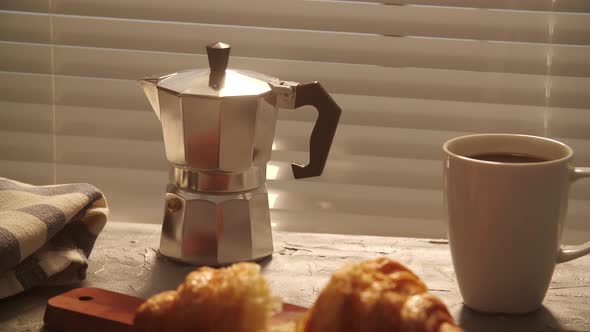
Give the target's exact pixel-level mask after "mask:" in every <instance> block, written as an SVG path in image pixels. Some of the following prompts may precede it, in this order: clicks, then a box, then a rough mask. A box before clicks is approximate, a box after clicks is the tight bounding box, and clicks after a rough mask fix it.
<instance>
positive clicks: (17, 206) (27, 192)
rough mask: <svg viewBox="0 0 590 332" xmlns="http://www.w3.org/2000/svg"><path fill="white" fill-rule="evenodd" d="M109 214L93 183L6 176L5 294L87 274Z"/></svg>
mask: <svg viewBox="0 0 590 332" xmlns="http://www.w3.org/2000/svg"><path fill="white" fill-rule="evenodd" d="M107 215H108V207H107V202H106V200H105V198H104V196H103V195H102V193H101V192H100V191H99V190H98V189H97V188H96V187H94V186H92V185H89V184H64V185H53V186H32V185H28V184H25V183H21V182H17V181H13V180H9V179H6V178H1V177H0V299H1V298H5V297H8V296H11V295H14V294H17V293H20V292H22V291H24V290H26V289H29V288H32V287H35V286H43V285H56V284H67V283H74V282H79V281H81V280H83V279H84V278H85V277H86V268H87V266H88V264H87V259H88V256H89V255H90V252H91V250H92V247H93V246H94V241H95V240H96V237H97V236H98V234H99V233H100V231H101V230H102V229H103V227H104V225H105V223H106V221H107Z"/></svg>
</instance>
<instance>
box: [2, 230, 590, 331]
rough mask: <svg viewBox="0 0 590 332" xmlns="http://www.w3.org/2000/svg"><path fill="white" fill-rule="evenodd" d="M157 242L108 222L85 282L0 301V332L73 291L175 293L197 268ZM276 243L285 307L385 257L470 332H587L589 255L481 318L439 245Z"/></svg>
mask: <svg viewBox="0 0 590 332" xmlns="http://www.w3.org/2000/svg"><path fill="white" fill-rule="evenodd" d="M159 238H160V227H159V226H158V225H148V224H130V223H111V224H109V225H108V226H107V227H106V228H105V230H104V231H103V233H102V234H101V235H100V237H99V238H98V240H97V242H96V245H95V248H94V251H93V253H92V256H91V263H90V267H89V269H88V275H87V280H86V281H84V282H83V283H81V284H79V285H75V286H72V287H59V288H40V289H35V290H32V291H30V292H27V293H25V294H21V295H18V296H15V297H12V298H8V299H4V300H0V331H14V332H25V331H46V330H45V329H44V328H43V322H42V318H43V312H44V310H45V304H46V302H47V299H48V298H50V297H51V296H54V295H57V294H59V293H61V292H64V291H67V290H68V289H70V288H75V287H80V286H86V287H87V286H93V287H101V288H105V289H109V290H112V291H117V292H122V293H126V294H129V295H134V296H141V297H147V296H149V295H151V294H154V293H156V292H159V291H162V290H166V289H173V288H175V287H176V286H177V285H178V284H179V283H180V282H181V281H182V279H183V278H184V276H185V275H186V273H188V272H189V271H191V270H192V269H194V267H191V266H186V265H182V264H179V263H175V262H172V261H170V260H168V259H166V258H164V257H161V256H160V255H158V253H157V248H158V242H159ZM274 242H275V253H274V255H273V256H272V258H269V259H266V260H265V261H263V262H261V265H262V266H263V271H264V275H265V277H266V279H267V280H268V281H269V283H270V284H271V287H272V289H273V291H274V292H275V293H276V294H277V295H279V296H281V297H282V298H283V300H284V301H285V302H290V303H293V304H299V305H303V306H310V305H311V304H312V303H313V301H314V300H315V298H316V297H317V295H318V293H319V291H320V290H321V289H322V287H323V286H324V285H325V283H326V282H327V281H328V278H329V277H330V275H331V274H332V273H333V272H334V271H335V270H337V269H338V268H339V267H341V266H342V265H343V264H345V263H348V262H355V261H360V260H364V259H369V258H375V257H378V256H388V257H391V258H393V259H396V260H398V261H400V262H402V263H404V264H406V265H407V266H408V267H410V268H411V269H412V270H413V271H414V272H416V273H417V274H418V275H419V276H420V277H421V278H422V279H423V280H424V281H425V282H426V284H427V285H428V287H429V289H430V290H431V291H432V292H433V293H435V294H437V295H438V296H440V297H441V298H442V299H443V300H444V301H445V302H446V303H447V305H448V306H449V307H450V309H451V311H452V313H453V315H454V317H455V319H456V320H457V321H458V322H459V323H460V325H461V326H462V327H463V328H464V329H465V330H466V331H468V332H475V331H478V332H487V331H495V332H497V331H590V257H584V258H581V259H578V260H576V261H573V262H569V263H565V264H561V265H559V266H558V267H557V268H556V271H555V274H554V276H553V281H552V283H551V286H550V289H549V292H548V294H547V297H546V298H545V302H544V307H543V308H541V309H540V310H538V311H536V312H534V313H531V314H528V315H520V316H506V315H484V314H479V313H476V312H474V311H471V310H469V309H467V308H466V307H464V306H463V304H462V300H461V295H460V293H459V290H458V288H457V284H456V282H455V276H454V273H453V267H452V264H451V257H450V252H449V247H448V244H446V243H445V242H444V241H436V240H425V239H413V238H396V237H375V236H353V235H330V234H304V233H281V232H277V233H275V234H274ZM482 287H485V285H482ZM498 292H502V290H501V289H498ZM506 296H518V294H506Z"/></svg>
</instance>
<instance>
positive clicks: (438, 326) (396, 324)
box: [135, 258, 462, 332]
mask: <svg viewBox="0 0 590 332" xmlns="http://www.w3.org/2000/svg"><path fill="white" fill-rule="evenodd" d="M276 304H277V302H276V300H275V299H274V298H273V297H272V295H271V292H270V289H269V287H268V285H267V284H266V282H265V281H264V279H263V277H262V276H261V275H260V267H259V266H258V265H256V264H253V263H238V264H234V265H232V266H230V267H227V268H221V269H213V268H209V267H203V268H200V269H198V270H196V271H194V272H191V273H190V274H188V276H187V277H186V279H185V281H184V283H182V284H181V285H180V286H179V287H178V289H177V290H176V291H167V292H162V293H159V294H156V295H154V296H152V297H150V298H149V299H148V300H147V301H146V302H144V303H143V304H142V305H141V306H140V307H139V309H138V311H137V313H136V318H135V326H136V327H137V328H138V331H145V332H166V331H179V332H188V331H199V332H210V331H211V332H212V331H215V332H230V331H231V332H262V331H267V329H268V331H275V332H279V331H281V332H295V331H297V332H361V331H362V332H398V331H399V332H460V331H462V330H461V329H460V328H459V327H457V326H456V325H455V324H454V322H453V318H452V317H451V315H450V314H449V311H448V310H447V308H446V306H445V305H444V304H443V303H442V302H441V301H440V300H439V299H438V298H437V297H435V296H434V295H432V294H430V293H428V292H427V289H426V286H425V285H424V283H422V281H421V280H420V279H419V278H418V277H417V276H416V275H415V274H414V273H412V272H411V271H410V270H408V269H407V268H406V267H405V266H403V265H401V264H400V263H398V262H395V261H392V260H390V259H387V258H378V259H375V260H370V261H365V262H362V263H358V264H353V265H349V266H346V267H344V268H343V269H342V270H340V271H337V272H336V273H334V275H333V276H332V279H331V280H330V282H329V283H328V285H327V286H326V287H325V288H324V289H323V290H322V292H321V293H320V296H319V298H318V299H317V301H316V302H315V304H314V305H313V307H312V308H311V309H310V310H309V311H308V312H307V313H306V314H305V316H304V317H303V318H302V319H301V320H298V321H297V322H290V323H286V324H283V325H281V326H273V327H269V326H268V324H269V318H270V316H271V314H272V312H273V309H274V306H275V305H276Z"/></svg>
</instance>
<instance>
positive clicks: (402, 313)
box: [301, 258, 462, 332]
mask: <svg viewBox="0 0 590 332" xmlns="http://www.w3.org/2000/svg"><path fill="white" fill-rule="evenodd" d="M301 325H302V331H303V332H357V331H358V332H361V331H362V332H386V331H387V332H389V331H391V332H394V331H403V332H459V331H462V329H461V328H459V327H457V326H456V325H455V323H454V321H453V318H452V317H451V315H450V313H449V311H448V310H447V308H446V306H445V305H444V303H442V301H440V300H439V299H438V298H437V297H436V296H434V295H432V294H431V293H428V291H427V288H426V286H425V285H424V283H423V282H422V281H421V280H420V278H418V277H417V276H416V275H415V274H414V273H413V272H412V271H410V270H409V269H407V268H406V267H405V266H403V265H402V264H400V263H398V262H395V261H393V260H391V259H388V258H377V259H374V260H369V261H365V262H362V263H358V264H352V265H348V266H346V267H344V268H343V269H341V270H340V271H337V272H336V273H334V274H333V275H332V278H331V280H330V281H329V283H328V285H327V286H326V287H325V288H324V289H323V290H322V292H321V293H320V295H319V297H318V299H317V301H316V302H315V303H314V305H313V307H312V308H311V309H310V310H309V311H308V312H307V314H306V315H305V317H304V318H303V322H302V324H301Z"/></svg>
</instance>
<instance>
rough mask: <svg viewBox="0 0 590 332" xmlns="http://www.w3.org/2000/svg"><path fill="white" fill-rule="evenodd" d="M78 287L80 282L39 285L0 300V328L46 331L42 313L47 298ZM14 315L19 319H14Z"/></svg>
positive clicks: (3, 329) (4, 329) (6, 329)
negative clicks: (60, 284) (47, 285)
mask: <svg viewBox="0 0 590 332" xmlns="http://www.w3.org/2000/svg"><path fill="white" fill-rule="evenodd" d="M78 287H80V284H76V285H71V286H51V287H39V288H34V289H31V290H28V291H26V292H24V293H21V294H17V295H14V296H11V297H8V298H5V299H2V300H0V327H1V328H0V330H2V331H17V330H27V331H42V332H46V331H47V332H48V331H49V330H48V329H46V328H44V327H43V314H44V313H45V306H46V304H47V300H49V299H50V298H52V297H54V296H56V295H59V294H61V293H64V292H67V291H69V290H71V289H74V288H78ZM15 317H19V319H18V320H17V321H15V320H14V318H15Z"/></svg>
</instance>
